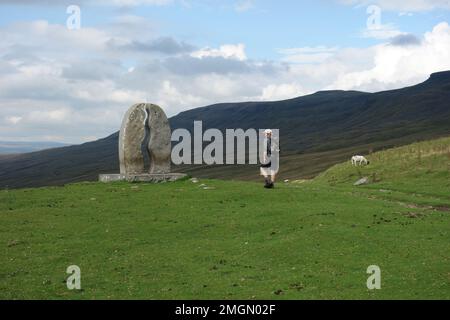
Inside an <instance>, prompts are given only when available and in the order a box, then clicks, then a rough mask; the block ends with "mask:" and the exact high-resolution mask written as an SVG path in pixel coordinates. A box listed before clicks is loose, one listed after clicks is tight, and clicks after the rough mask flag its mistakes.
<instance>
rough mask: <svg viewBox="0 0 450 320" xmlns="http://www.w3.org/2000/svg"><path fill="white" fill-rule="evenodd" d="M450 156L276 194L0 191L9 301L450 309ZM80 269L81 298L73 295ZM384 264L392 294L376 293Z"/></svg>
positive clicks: (424, 149)
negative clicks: (420, 304) (410, 304)
mask: <svg viewBox="0 0 450 320" xmlns="http://www.w3.org/2000/svg"><path fill="white" fill-rule="evenodd" d="M449 148H450V139H442V140H437V141H432V142H426V143H420V144H415V145H411V146H406V147H403V148H400V149H395V150H388V151H385V152H380V153H374V154H372V155H371V156H370V159H371V161H372V163H371V165H370V166H368V167H366V168H353V167H351V166H350V165H349V164H348V163H345V164H340V165H338V166H335V167H333V168H331V169H330V170H329V171H327V172H325V173H324V174H322V175H320V176H319V177H318V178H317V179H316V180H314V181H291V182H290V183H279V184H278V185H277V187H276V189H273V190H266V189H263V188H262V185H261V183H253V182H238V181H218V180H200V182H198V183H193V182H191V181H190V180H184V181H178V182H175V183H166V184H157V185H155V184H128V183H114V184H100V183H79V184H72V185H67V186H64V187H50V188H39V189H21V190H3V191H0V217H1V221H2V223H1V224H0V259H1V261H2V263H1V264H0V298H3V299H5V298H15V299H16V298H38V299H42V298H51V299H57V298H62V299H98V298H142V299H144V298H145V299H175V298H187V299H190V298H203V299H212V298H226V299H228V298H229V299H313V298H317V299H337V298H343V299H351V298H352V299H354V298H358V299H360V298H369V299H386V298H394V299H399V298H404V299H416V298H425V299H431V298H440V299H450V273H449V270H450V269H449V265H450V253H449V250H448V249H449V247H450V229H449V228H448V226H449V222H450V212H449V207H450V192H448V191H449V182H450V178H449V168H448V166H449V163H450V158H449V157H450V155H449ZM419 150H420V151H419ZM364 176H368V177H370V179H371V181H370V183H369V184H367V185H363V186H358V187H356V186H353V183H354V182H355V181H356V180H358V179H359V178H360V177H364ZM72 264H76V265H78V266H80V268H81V273H82V274H81V277H82V279H81V285H82V290H81V291H69V290H67V288H66V285H65V278H66V276H67V275H66V274H65V270H66V268H67V266H69V265H72ZM373 264H375V265H378V266H380V268H381V272H382V289H381V290H375V291H369V290H368V289H367V288H366V280H367V277H368V275H367V274H366V269H367V267H368V266H369V265H373Z"/></svg>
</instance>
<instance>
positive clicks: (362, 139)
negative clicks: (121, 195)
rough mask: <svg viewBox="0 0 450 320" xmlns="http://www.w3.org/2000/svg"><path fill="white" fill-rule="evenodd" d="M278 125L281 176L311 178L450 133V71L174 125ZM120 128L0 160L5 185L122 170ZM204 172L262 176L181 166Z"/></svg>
mask: <svg viewBox="0 0 450 320" xmlns="http://www.w3.org/2000/svg"><path fill="white" fill-rule="evenodd" d="M194 120H202V121H203V126H204V129H205V130H206V129H207V128H218V129H221V130H224V129H226V128H242V129H247V128H279V129H280V133H281V148H282V151H283V153H282V162H281V176H280V177H281V178H282V177H290V178H302V177H311V176H314V175H315V174H317V173H319V172H321V171H323V170H325V169H326V168H328V167H330V166H331V165H333V164H335V163H338V162H341V161H342V160H343V159H346V158H347V157H348V156H349V155H350V154H352V153H356V152H358V153H368V152H370V151H371V150H378V149H382V148H387V147H393V146H400V145H404V144H408V143H411V142H415V141H420V140H427V139H432V138H436V137H442V136H446V135H450V71H445V72H439V73H435V74H432V75H431V76H430V78H429V79H428V80H427V81H425V82H423V83H420V84H417V85H414V86H410V87H406V88H402V89H397V90H389V91H383V92H377V93H366V92H358V91H320V92H317V93H314V94H311V95H307V96H303V97H298V98H294V99H289V100H284V101H269V102H242V103H221V104H215V105H211V106H207V107H202V108H197V109H193V110H188V111H184V112H181V113H180V114H178V115H176V116H174V117H172V118H171V119H170V123H171V126H172V129H176V128H187V129H190V128H192V125H193V121H194ZM117 139H118V133H117V132H116V133H114V134H112V135H110V136H109V137H106V138H104V139H100V140H98V141H94V142H89V143H85V144H82V145H77V146H69V147H64V148H58V149H52V150H44V151H39V152H33V153H29V154H22V155H16V156H12V157H11V156H10V157H0V187H6V186H8V187H27V186H43V185H58V184H63V183H68V182H74V181H83V180H96V179H97V176H98V174H99V173H105V172H117V171H118V168H119V165H118V155H117ZM176 170H177V171H184V172H187V173H190V174H192V175H197V176H199V177H202V176H203V177H205V176H206V177H211V178H233V179H258V175H257V170H256V168H254V167H249V166H226V167H223V166H212V167H211V166H209V167H205V166H200V167H198V166H197V167H186V166H181V167H180V168H177V169H176Z"/></svg>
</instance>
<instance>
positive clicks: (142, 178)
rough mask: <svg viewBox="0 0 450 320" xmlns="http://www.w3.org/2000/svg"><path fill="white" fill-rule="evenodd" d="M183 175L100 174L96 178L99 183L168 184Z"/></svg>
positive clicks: (183, 175)
mask: <svg viewBox="0 0 450 320" xmlns="http://www.w3.org/2000/svg"><path fill="white" fill-rule="evenodd" d="M184 177H186V175H185V174H184V173H152V174H130V175H124V174H120V173H117V174H101V175H99V177H98V180H99V181H100V182H115V181H128V182H151V183H158V182H169V181H176V180H178V179H181V178H184Z"/></svg>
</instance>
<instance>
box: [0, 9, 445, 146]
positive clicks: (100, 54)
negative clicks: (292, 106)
mask: <svg viewBox="0 0 450 320" xmlns="http://www.w3.org/2000/svg"><path fill="white" fill-rule="evenodd" d="M70 4H75V5H78V6H79V7H80V10H81V16H80V19H81V20H80V22H81V28H80V29H76V30H69V29H68V28H67V26H66V21H67V19H68V17H69V14H67V13H66V8H67V6H68V5H70ZM373 6H375V10H378V11H377V12H379V15H377V16H376V17H379V19H378V20H377V19H375V20H374V19H373V18H374V15H373V13H374V11H373V10H374V9H373ZM370 8H372V9H370ZM368 9H369V11H370V12H369V13H368V12H367V10H368ZM449 14H450V0H411V1H400V0H389V1H388V0H374V1H366V0H329V1H325V0H322V1H293V0H292V1H270V0H232V1H218V0H113V1H106V0H79V1H66V0H61V1H56V0H46V1H31V0H17V1H12V0H0V38H1V39H2V41H1V42H0V140H13V141H15V140H19V141H24V140H32V141H33V140H34V141H37V140H51V141H62V142H69V143H78V142H83V141H89V140H94V139H97V138H101V137H103V136H106V135H108V134H110V133H112V132H114V131H116V130H117V128H118V126H119V125H120V121H121V117H122V115H123V113H124V112H125V110H126V109H127V108H128V107H129V106H130V105H131V104H133V103H135V102H140V101H148V102H153V103H157V104H160V105H161V106H162V107H163V108H164V109H165V110H166V112H167V113H168V115H169V116H172V115H175V114H177V113H178V112H180V111H183V110H187V109H190V108H195V107H200V106H204V105H208V104H212V103H218V102H232V101H248V100H280V99H286V98H292V97H295V96H300V95H305V94H309V93H313V92H315V91H319V90H329V89H333V90H335V89H339V90H361V91H370V92H375V91H379V90H388V89H393V88H399V87H402V86H406V85H411V84H414V83H418V82H420V81H423V80H425V79H426V78H427V77H428V76H429V74H430V73H432V72H436V71H442V70H448V69H450V26H449V25H448V22H449V20H450V19H449V18H450V17H449ZM371 19H372V20H371ZM370 21H371V22H370ZM374 21H375V22H374ZM368 22H370V23H369V24H368ZM24 106H27V107H26V108H25V107H24Z"/></svg>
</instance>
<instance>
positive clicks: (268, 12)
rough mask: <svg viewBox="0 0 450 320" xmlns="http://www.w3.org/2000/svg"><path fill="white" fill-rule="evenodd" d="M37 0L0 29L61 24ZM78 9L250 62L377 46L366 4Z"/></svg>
mask: <svg viewBox="0 0 450 320" xmlns="http://www.w3.org/2000/svg"><path fill="white" fill-rule="evenodd" d="M0 2H1V1H0ZM19 2H20V1H19ZM40 2H41V1H35V4H33V5H27V4H22V5H20V4H19V5H4V6H3V8H2V10H1V12H0V26H5V25H8V24H11V23H14V22H17V21H33V20H41V19H44V20H47V21H49V22H50V23H56V24H62V25H64V24H65V22H66V19H67V14H66V12H65V8H66V6H65V5H45V4H39V3H40ZM63 3H64V1H63ZM70 3H71V4H72V3H73V4H76V3H77V2H76V1H72V2H70ZM246 3H248V4H249V5H248V8H247V7H246V6H245V4H246ZM240 5H242V6H243V8H244V9H242V11H240V10H239V6H240ZM80 8H81V10H82V24H83V26H90V27H99V28H102V26H104V25H106V24H108V23H110V22H111V21H112V20H114V18H115V17H117V16H120V15H123V14H130V15H137V16H141V17H144V18H145V19H148V21H149V22H151V23H152V24H153V26H154V28H155V29H154V30H153V31H156V32H157V33H158V34H159V35H161V36H170V37H175V38H177V39H179V40H184V41H187V42H192V43H195V44H197V45H199V46H219V45H221V44H223V43H245V44H246V49H247V53H248V55H249V57H251V58H254V59H278V58H279V57H280V55H279V53H278V49H281V48H295V47H307V46H312V47H314V46H320V45H326V46H330V47H334V46H337V47H349V46H351V47H365V46H369V45H373V44H375V43H377V40H376V39H371V38H364V37H361V35H360V31H361V30H362V29H364V28H365V26H366V20H367V17H368V14H367V13H366V9H367V6H366V5H357V4H355V5H344V4H342V3H341V2H339V1H325V0H321V1H320V0H319V1H312V0H311V1H298V0H284V1H273V0H272V1H271V0H254V1H235V2H233V1H214V0H213V1H190V2H189V4H185V3H184V2H181V1H179V2H172V3H169V4H167V5H156V6H148V5H146V6H125V7H120V6H119V7H118V6H105V5H98V4H95V3H93V4H90V3H85V4H80ZM402 13H407V14H402ZM408 14H409V15H408ZM449 15H450V10H426V11H412V12H409V11H400V10H396V11H392V10H386V11H383V12H382V23H390V24H394V25H395V26H396V27H397V28H398V29H400V30H404V31H405V32H408V33H412V34H416V35H421V34H423V33H424V32H426V31H429V30H431V29H432V28H433V27H434V26H435V25H436V24H438V23H439V22H442V21H449Z"/></svg>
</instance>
